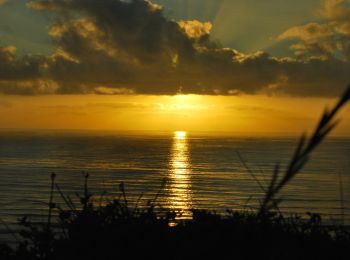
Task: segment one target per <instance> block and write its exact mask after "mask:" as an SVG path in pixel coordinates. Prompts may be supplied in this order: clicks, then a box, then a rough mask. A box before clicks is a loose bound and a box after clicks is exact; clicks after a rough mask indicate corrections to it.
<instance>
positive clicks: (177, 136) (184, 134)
mask: <svg viewBox="0 0 350 260" xmlns="http://www.w3.org/2000/svg"><path fill="white" fill-rule="evenodd" d="M186 137H187V132H185V131H176V132H175V139H177V140H183V139H186Z"/></svg>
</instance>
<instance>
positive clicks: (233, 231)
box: [0, 185, 350, 260]
mask: <svg viewBox="0 0 350 260" xmlns="http://www.w3.org/2000/svg"><path fill="white" fill-rule="evenodd" d="M120 187H121V192H122V194H124V195H125V193H124V187H123V185H121V186H120ZM62 196H63V199H64V200H66V202H67V205H68V206H69V209H66V210H60V213H59V217H58V219H59V221H58V223H56V222H55V225H53V224H52V223H51V222H49V221H50V215H49V219H48V222H47V223H45V224H43V225H35V224H31V223H30V222H28V221H27V220H26V219H25V218H24V219H23V220H22V222H21V224H22V226H23V230H22V231H21V233H20V235H21V236H22V239H21V240H20V242H19V244H18V245H17V246H16V247H15V248H11V247H9V246H7V245H2V246H1V248H0V259H174V260H175V259H350V251H349V249H350V233H349V232H347V231H346V230H345V228H344V227H335V226H332V227H327V226H324V225H322V222H321V218H320V216H319V215H312V214H310V216H309V219H307V220H305V219H301V218H299V217H290V218H284V217H283V216H282V215H281V214H278V213H271V212H270V213H266V214H259V215H258V214H256V213H249V212H245V213H244V212H243V213H242V212H233V211H232V212H229V211H228V212H227V213H226V214H225V215H219V214H216V213H214V212H207V211H199V210H197V211H196V210H194V211H193V218H192V219H190V220H182V221H177V220H176V219H175V217H176V213H174V212H171V211H167V210H161V209H157V208H155V201H150V202H149V203H148V205H147V206H145V207H142V208H138V207H136V208H135V207H130V206H128V202H127V201H126V200H124V199H121V200H120V199H113V200H111V201H109V203H108V204H106V205H104V206H97V207H95V206H94V203H93V202H92V196H91V195H90V194H89V193H88V192H87V190H86V192H85V195H84V196H83V197H82V198H81V199H80V206H79V209H77V208H76V206H75V205H74V203H73V202H72V201H70V199H69V198H68V197H66V196H64V195H63V194H62ZM122 197H124V196H122ZM51 203H52V202H51ZM51 206H52V207H55V206H56V205H54V204H52V205H51Z"/></svg>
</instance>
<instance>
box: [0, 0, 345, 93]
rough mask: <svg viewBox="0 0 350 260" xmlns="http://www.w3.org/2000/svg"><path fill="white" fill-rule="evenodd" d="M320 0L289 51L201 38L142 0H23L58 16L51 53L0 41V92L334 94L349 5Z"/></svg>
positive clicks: (197, 30)
mask: <svg viewBox="0 0 350 260" xmlns="http://www.w3.org/2000/svg"><path fill="white" fill-rule="evenodd" d="M344 2H345V1H342V0H328V1H325V2H324V6H323V9H322V15H323V17H324V18H325V20H326V21H325V22H324V23H310V24H307V25H304V26H299V27H293V28H290V29H289V30H287V31H286V32H284V33H282V34H281V35H280V36H279V37H278V38H277V40H278V41H285V40H292V41H294V43H293V45H292V46H291V48H292V49H293V50H295V53H296V55H295V57H286V58H275V57H272V56H270V55H269V54H267V53H264V52H262V51H258V52H256V53H250V54H244V53H241V52H239V51H238V50H234V49H230V48H223V47H222V46H221V45H220V44H219V43H217V42H216V41H215V40H213V39H212V38H211V36H210V30H211V28H212V24H211V23H210V22H201V21H197V20H192V21H173V20H170V19H168V18H167V17H165V16H164V14H163V10H162V7H161V6H160V5H158V4H154V3H152V2H151V1H148V0H32V1H30V2H29V3H28V7H29V8H31V9H34V10H36V11H39V12H50V13H51V12H54V13H55V15H56V16H57V17H58V18H57V20H56V21H55V22H54V23H53V24H51V26H50V31H49V34H50V36H51V37H52V40H53V42H54V44H55V46H56V51H55V53H54V54H52V55H51V56H30V55H27V56H22V57H19V56H17V55H16V48H15V47H14V46H4V47H0V93H3V94H17V95H40V94H91V93H95V94H101V95H106V94H107V95H120V94H153V95H163V94H166V95H174V94H178V93H183V94H208V95H238V94H242V93H247V94H257V93H267V94H286V95H295V96H334V95H338V94H339V93H340V92H341V90H342V89H343V88H344V86H345V85H346V84H347V83H348V81H349V79H350V77H349V76H348V75H349V71H350V61H349V58H350V38H349V37H350V22H349V21H350V8H348V7H347V6H346V5H344Z"/></svg>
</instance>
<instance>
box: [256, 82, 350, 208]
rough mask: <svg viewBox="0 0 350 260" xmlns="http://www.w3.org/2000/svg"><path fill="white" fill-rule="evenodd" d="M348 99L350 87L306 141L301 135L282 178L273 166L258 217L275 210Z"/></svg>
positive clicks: (323, 116) (334, 122)
mask: <svg viewBox="0 0 350 260" xmlns="http://www.w3.org/2000/svg"><path fill="white" fill-rule="evenodd" d="M349 99H350V86H348V88H347V90H346V91H345V93H344V94H343V96H342V97H341V98H340V100H339V101H338V103H337V104H336V105H335V106H334V107H333V108H332V109H331V110H329V109H326V110H325V112H324V113H323V115H322V117H321V120H320V122H319V123H318V126H317V128H316V129H315V131H314V133H313V134H312V136H311V138H310V139H309V140H308V141H307V137H306V135H305V134H304V135H302V137H301V138H300V140H299V144H298V146H297V148H296V150H295V152H294V156H293V158H292V160H291V162H290V163H289V166H288V167H287V169H286V171H285V173H284V175H283V176H282V177H281V176H280V175H281V174H280V165H279V164H277V165H276V166H275V169H274V172H273V175H272V178H271V181H270V184H269V186H268V188H267V191H266V193H265V197H264V199H263V201H262V203H261V207H260V209H259V215H264V214H266V213H268V212H269V211H270V210H271V209H276V208H277V207H278V204H279V203H280V202H281V201H282V199H281V198H280V197H277V196H278V194H279V193H280V191H281V190H282V189H283V187H285V186H286V184H288V183H289V182H290V181H291V180H292V179H293V178H294V177H295V176H296V175H297V174H298V173H299V172H300V170H301V169H302V168H303V167H304V166H305V164H306V162H307V161H308V160H309V157H310V155H311V153H312V152H313V151H314V150H315V149H316V147H318V146H319V144H320V143H321V142H322V141H323V140H324V139H325V137H326V136H327V135H328V134H329V133H330V132H331V131H332V130H333V129H334V127H335V126H336V125H337V124H338V121H334V118H335V116H336V114H337V113H338V112H339V110H340V109H341V108H342V107H343V106H344V105H345V104H346V103H347V102H348V101H349Z"/></svg>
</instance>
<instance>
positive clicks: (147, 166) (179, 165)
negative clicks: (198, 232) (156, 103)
mask: <svg viewBox="0 0 350 260" xmlns="http://www.w3.org/2000/svg"><path fill="white" fill-rule="evenodd" d="M296 144H297V139H296V138H274V139H273V138H238V137H213V136H203V135H193V134H191V133H190V132H189V133H186V132H174V133H171V134H169V135H158V134H154V135H142V134H139V135H138V134H135V133H133V134H132V135H127V134H123V135H113V134H93V133H90V134H87V133H84V134H79V133H74V134H67V133H65V134H62V133H61V134H60V133H50V132H45V133H43V132H41V133H34V132H32V133H29V132H16V133H15V132H11V131H8V132H1V133H0V217H1V219H2V220H3V221H5V222H6V223H8V224H11V223H15V222H16V221H17V219H18V218H19V217H21V216H23V215H29V216H32V217H33V218H37V217H38V216H40V215H45V214H47V202H48V197H49V190H50V185H49V184H50V174H51V173H52V172H54V173H56V174H57V182H58V184H59V185H60V187H61V189H62V190H63V192H64V193H66V194H68V195H70V196H72V198H74V197H75V195H74V194H75V193H76V192H78V193H79V192H82V187H83V177H82V172H83V171H84V172H88V173H89V175H90V178H89V187H90V189H91V191H92V192H95V193H96V194H101V193H102V192H103V191H105V190H106V191H107V192H108V193H109V194H110V195H113V194H119V190H118V187H119V183H120V182H124V183H125V189H126V194H127V197H128V199H129V200H130V201H131V202H132V201H135V200H136V199H137V198H138V197H139V196H140V194H143V201H144V202H145V201H146V200H147V199H150V198H153V197H154V196H155V194H156V193H157V192H158V191H159V190H160V187H161V186H162V182H163V180H165V181H166V183H165V186H164V188H163V189H161V192H160V196H159V198H158V201H159V203H160V204H162V206H164V207H168V208H171V209H174V210H183V211H184V212H183V214H182V217H184V218H186V217H189V216H190V211H189V210H190V209H192V208H201V209H211V210H217V211H225V210H226V209H233V210H255V208H256V207H257V206H258V205H259V199H260V198H262V195H263V191H262V189H261V188H260V187H259V185H258V184H257V182H256V181H255V180H254V177H253V176H252V174H251V173H249V171H248V169H247V167H248V168H249V170H250V171H251V172H253V174H254V175H255V177H256V178H258V179H259V180H260V182H261V183H262V184H263V185H265V186H266V185H267V182H268V180H269V177H270V176H271V173H272V171H273V168H274V166H275V164H276V163H278V162H280V163H281V165H282V167H285V165H286V164H287V163H288V162H289V160H290V158H291V155H292V153H293V151H294V149H295V146H296ZM238 153H239V154H240V155H241V157H242V158H243V161H244V163H243V162H242V160H241V159H240V157H239V156H238ZM349 155H350V139H346V138H333V139H328V140H327V141H326V142H324V143H323V144H321V146H320V148H319V149H318V150H317V151H316V152H315V153H314V154H313V155H312V158H311V160H310V161H309V163H308V164H307V166H306V168H305V169H303V170H302V172H301V173H300V174H299V175H298V176H297V177H296V179H295V180H294V181H292V183H291V184H289V185H288V186H287V187H286V188H285V190H284V192H283V195H284V202H283V203H282V204H281V210H282V211H284V212H288V213H298V214H305V213H306V212H314V213H321V214H323V215H324V217H325V218H326V219H328V220H329V221H342V220H344V221H345V222H346V223H349V222H350V199H349V198H350V196H349V195H350V172H349V169H350V161H349ZM244 164H246V166H247V167H246V166H244ZM54 200H55V201H56V202H58V203H61V204H62V205H63V203H62V201H61V200H60V197H59V195H58V194H55V197H54Z"/></svg>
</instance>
